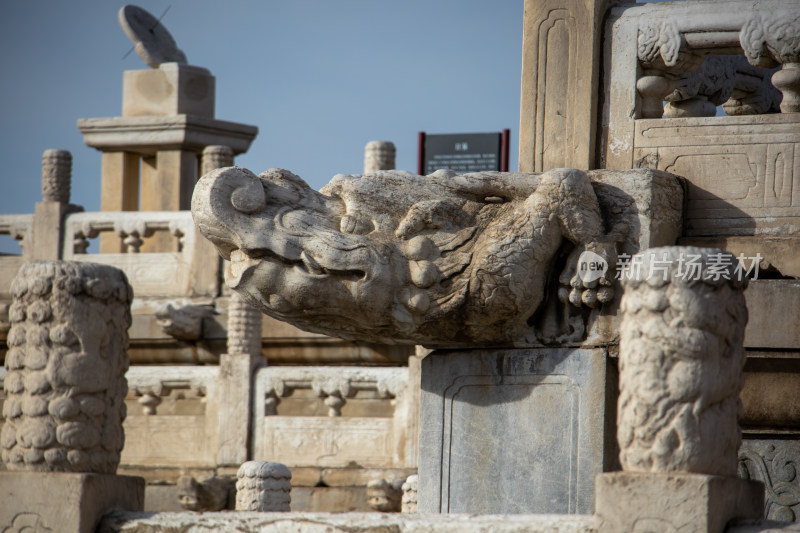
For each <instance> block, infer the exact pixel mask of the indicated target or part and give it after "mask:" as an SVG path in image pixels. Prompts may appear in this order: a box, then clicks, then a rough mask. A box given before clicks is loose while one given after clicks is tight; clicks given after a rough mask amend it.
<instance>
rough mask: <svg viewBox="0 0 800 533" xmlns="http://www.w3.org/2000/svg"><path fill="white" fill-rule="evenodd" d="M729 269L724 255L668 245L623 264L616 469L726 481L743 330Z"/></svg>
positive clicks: (733, 463)
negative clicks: (618, 463)
mask: <svg viewBox="0 0 800 533" xmlns="http://www.w3.org/2000/svg"><path fill="white" fill-rule="evenodd" d="M736 265H738V262H737V260H736V258H735V257H734V256H733V255H732V254H730V253H729V252H722V251H721V250H713V249H708V248H693V247H678V246H675V247H663V248H652V249H650V250H647V251H646V252H643V253H641V254H638V255H636V256H633V258H632V259H631V263H630V265H629V266H630V269H629V270H627V271H626V273H624V274H623V282H622V283H623V288H624V292H623V297H622V304H621V305H622V312H623V319H622V327H621V338H620V357H619V366H620V397H619V405H618V411H619V414H618V420H617V422H618V429H617V438H618V441H619V446H620V461H621V463H622V467H623V469H624V470H627V471H634V472H636V471H638V472H694V473H701V474H710V475H720V476H735V475H736V468H737V455H736V452H737V449H738V448H739V443H740V441H741V433H740V431H739V426H738V424H737V415H738V413H739V411H740V410H741V401H740V400H739V391H740V390H741V388H742V385H743V383H744V377H743V372H742V370H743V366H744V362H745V353H744V348H743V345H742V342H743V337H744V328H745V325H746V323H747V308H746V306H745V301H744V295H743V294H742V292H743V290H744V287H745V286H746V279H743V280H740V279H739V272H737V271H736ZM726 278H727V279H726Z"/></svg>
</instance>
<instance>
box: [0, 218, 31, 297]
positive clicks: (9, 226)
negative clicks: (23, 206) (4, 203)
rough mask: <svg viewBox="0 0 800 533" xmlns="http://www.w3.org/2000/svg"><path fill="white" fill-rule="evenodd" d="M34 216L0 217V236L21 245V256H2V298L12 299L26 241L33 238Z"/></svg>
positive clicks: (0, 279)
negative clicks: (5, 236) (9, 237)
mask: <svg viewBox="0 0 800 533" xmlns="http://www.w3.org/2000/svg"><path fill="white" fill-rule="evenodd" d="M32 227H33V215H0V235H10V236H11V237H12V238H13V239H14V240H16V241H17V242H18V243H19V246H20V248H21V249H22V250H21V251H22V253H21V254H20V255H0V298H3V299H8V298H10V293H9V288H10V287H11V280H13V279H14V276H16V275H17V270H19V267H20V266H22V263H23V261H24V258H23V255H24V248H25V245H26V244H27V243H26V239H29V238H30V237H31V233H32V231H31V228H32Z"/></svg>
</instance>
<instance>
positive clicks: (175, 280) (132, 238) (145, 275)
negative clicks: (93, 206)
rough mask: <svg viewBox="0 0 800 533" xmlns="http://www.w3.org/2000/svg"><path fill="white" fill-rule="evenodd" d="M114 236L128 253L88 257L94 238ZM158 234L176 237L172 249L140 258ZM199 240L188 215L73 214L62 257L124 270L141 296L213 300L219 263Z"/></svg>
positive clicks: (201, 240) (176, 213) (67, 223)
mask: <svg viewBox="0 0 800 533" xmlns="http://www.w3.org/2000/svg"><path fill="white" fill-rule="evenodd" d="M109 232H113V233H114V234H116V235H117V236H118V237H119V238H120V239H122V242H123V243H124V244H125V250H126V252H127V253H109V254H104V253H101V254H87V253H86V251H87V248H88V246H89V239H93V238H96V237H98V236H99V235H101V234H103V233H109ZM158 233H162V234H163V233H168V234H169V235H171V236H172V237H173V238H174V246H173V250H172V251H170V252H158V253H147V254H144V253H140V251H141V247H142V245H143V244H144V243H145V242H146V241H145V240H146V239H147V238H148V237H152V236H154V235H156V234H158ZM197 237H198V235H197V234H196V232H195V228H194V224H193V222H192V216H191V213H190V212H188V211H174V212H171V211H131V212H125V211H122V212H113V211H101V212H91V213H73V214H70V215H68V216H67V217H66V220H65V223H64V239H63V252H62V255H63V258H64V259H68V260H72V261H94V262H99V263H103V264H110V265H113V266H116V267H118V268H120V269H122V270H123V271H124V272H125V273H126V274H127V276H128V279H130V281H131V284H132V285H133V286H134V287H135V289H136V296H137V297H147V296H159V297H164V296H166V297H170V296H189V297H191V296H212V295H214V294H216V291H217V289H218V285H219V280H218V272H219V262H218V261H216V260H213V259H212V260H209V259H210V258H212V257H213V256H211V255H209V251H210V249H209V247H210V246H211V245H210V244H208V243H207V242H206V241H205V239H202V238H197Z"/></svg>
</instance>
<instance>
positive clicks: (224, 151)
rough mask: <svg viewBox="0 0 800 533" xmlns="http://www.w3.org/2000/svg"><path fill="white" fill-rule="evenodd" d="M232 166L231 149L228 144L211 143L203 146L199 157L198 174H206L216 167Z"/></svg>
mask: <svg viewBox="0 0 800 533" xmlns="http://www.w3.org/2000/svg"><path fill="white" fill-rule="evenodd" d="M232 166H233V150H231V147H230V146H220V145H212V146H206V147H205V148H203V154H202V156H201V158H200V174H201V175H202V174H208V173H209V172H211V171H212V170H214V169H216V168H223V167H232Z"/></svg>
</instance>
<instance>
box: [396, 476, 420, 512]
mask: <svg viewBox="0 0 800 533" xmlns="http://www.w3.org/2000/svg"><path fill="white" fill-rule="evenodd" d="M418 484H419V476H418V475H417V474H414V475H411V476H408V479H406V481H405V483H403V486H402V487H401V488H402V489H403V498H402V500H401V508H400V510H401V512H404V513H416V512H417V485H418Z"/></svg>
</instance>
